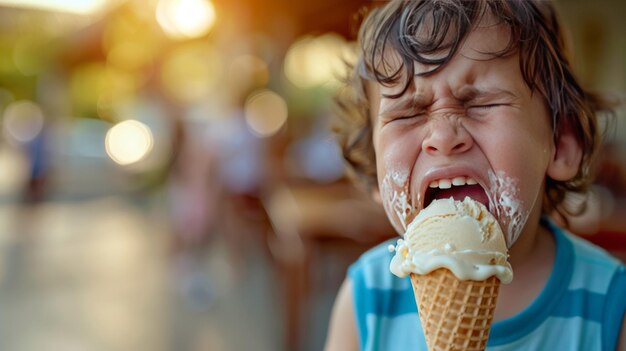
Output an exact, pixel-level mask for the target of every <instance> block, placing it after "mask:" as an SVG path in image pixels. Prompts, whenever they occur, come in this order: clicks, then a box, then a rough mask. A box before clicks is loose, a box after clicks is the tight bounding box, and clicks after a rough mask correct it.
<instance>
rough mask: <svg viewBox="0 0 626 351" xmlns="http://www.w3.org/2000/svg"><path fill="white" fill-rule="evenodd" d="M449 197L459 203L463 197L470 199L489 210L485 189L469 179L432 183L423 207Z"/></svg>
mask: <svg viewBox="0 0 626 351" xmlns="http://www.w3.org/2000/svg"><path fill="white" fill-rule="evenodd" d="M450 197H452V198H454V199H455V200H459V201H463V199H465V197H470V198H471V199H473V200H474V201H478V202H480V203H482V204H483V205H485V206H486V207H487V208H489V198H488V197H487V193H486V192H485V189H483V187H482V186H480V185H479V184H478V182H477V181H476V180H475V179H474V178H471V177H455V178H453V179H439V180H435V181H432V182H431V183H430V184H429V185H428V189H426V193H425V195H424V207H426V206H428V205H429V204H430V203H431V202H432V201H433V200H437V199H448V198H450Z"/></svg>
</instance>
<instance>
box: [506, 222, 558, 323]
mask: <svg viewBox="0 0 626 351" xmlns="http://www.w3.org/2000/svg"><path fill="white" fill-rule="evenodd" d="M531 217H532V218H529V219H528V222H527V223H526V228H525V230H524V232H523V233H522V235H521V236H520V238H519V240H518V241H517V242H516V243H515V245H514V246H513V247H512V248H511V250H510V251H509V262H510V263H511V266H512V267H513V281H512V282H511V283H510V284H506V285H504V284H502V285H500V296H499V297H498V304H497V307H496V312H495V320H502V319H506V318H510V317H512V316H514V315H516V314H518V313H519V312H521V311H522V310H523V309H525V308H526V307H528V306H529V305H530V304H531V303H532V302H533V301H534V300H535V299H536V298H537V296H538V295H539V294H540V293H541V291H542V290H543V288H544V287H545V285H546V283H547V281H548V278H549V277H550V273H551V272H552V269H553V265H554V257H555V254H556V246H555V242H554V239H553V237H552V235H551V234H550V232H549V231H548V229H546V228H545V227H544V226H542V225H541V224H540V223H539V219H540V217H541V214H540V213H538V214H536V215H535V216H531Z"/></svg>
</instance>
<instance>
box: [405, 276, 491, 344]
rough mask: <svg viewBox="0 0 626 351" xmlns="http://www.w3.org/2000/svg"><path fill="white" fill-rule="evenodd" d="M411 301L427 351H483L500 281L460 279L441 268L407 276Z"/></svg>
mask: <svg viewBox="0 0 626 351" xmlns="http://www.w3.org/2000/svg"><path fill="white" fill-rule="evenodd" d="M411 283H412V285H413V291H414V292H415V301H416V303H417V308H418V312H419V316H420V320H421V322H422V329H423V330H424V334H425V337H426V343H427V345H428V349H429V350H430V351H433V350H437V351H439V350H468V351H471V350H485V347H486V345H487V339H488V337H489V330H490V328H491V322H492V321H493V313H494V310H495V307H496V300H497V298H498V292H499V288H500V280H499V279H498V278H497V277H496V276H491V277H489V278H487V279H486V280H483V281H477V280H461V279H458V278H457V277H456V276H455V275H454V274H453V273H452V272H451V271H449V270H448V269H445V268H440V269H436V270H434V271H432V272H430V273H428V274H416V273H411Z"/></svg>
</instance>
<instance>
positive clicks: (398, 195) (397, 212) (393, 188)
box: [380, 171, 415, 231]
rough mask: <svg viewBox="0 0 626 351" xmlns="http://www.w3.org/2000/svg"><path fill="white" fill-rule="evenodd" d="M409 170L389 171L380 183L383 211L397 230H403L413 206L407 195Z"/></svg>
mask: <svg viewBox="0 0 626 351" xmlns="http://www.w3.org/2000/svg"><path fill="white" fill-rule="evenodd" d="M408 178H409V172H408V171H406V172H398V171H394V172H390V173H388V174H386V175H385V177H384V178H383V181H382V183H381V189H380V193H381V198H382V202H383V206H384V208H385V211H386V212H387V215H388V217H389V218H390V219H391V222H392V224H393V225H394V227H395V228H396V229H397V230H401V231H405V230H406V228H407V225H408V218H409V215H410V214H411V213H413V212H415V207H414V206H413V203H412V201H411V199H410V197H409V189H408V183H409V181H408Z"/></svg>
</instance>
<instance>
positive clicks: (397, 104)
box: [378, 94, 431, 116]
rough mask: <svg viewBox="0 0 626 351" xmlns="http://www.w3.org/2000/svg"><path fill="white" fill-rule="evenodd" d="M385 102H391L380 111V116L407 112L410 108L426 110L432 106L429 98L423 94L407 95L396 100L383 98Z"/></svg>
mask: <svg viewBox="0 0 626 351" xmlns="http://www.w3.org/2000/svg"><path fill="white" fill-rule="evenodd" d="M383 100H387V101H391V102H390V103H389V104H385V106H384V107H382V106H381V109H380V111H378V112H379V113H378V115H379V116H382V115H384V114H386V113H389V112H392V111H397V110H406V109H409V108H424V107H426V106H428V105H430V104H431V102H430V101H429V98H428V97H426V96H424V95H421V94H407V95H404V96H401V97H399V98H396V99H394V98H386V97H385V96H383ZM381 105H382V104H381Z"/></svg>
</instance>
